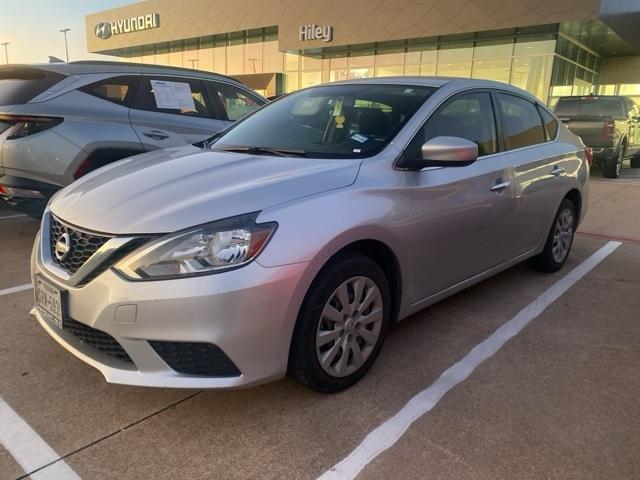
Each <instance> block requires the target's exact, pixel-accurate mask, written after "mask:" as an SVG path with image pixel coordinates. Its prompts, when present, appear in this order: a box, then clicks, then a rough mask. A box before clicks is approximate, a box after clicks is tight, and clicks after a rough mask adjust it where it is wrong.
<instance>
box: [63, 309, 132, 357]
mask: <svg viewBox="0 0 640 480" xmlns="http://www.w3.org/2000/svg"><path fill="white" fill-rule="evenodd" d="M63 327H64V328H63V329H64V330H65V331H67V332H69V333H72V334H73V335H75V336H76V337H78V338H79V339H80V341H81V342H82V343H86V344H87V345H89V346H91V347H93V348H95V349H96V350H98V351H100V352H102V353H105V354H107V355H109V356H110V357H114V358H117V359H118V360H124V361H125V362H130V363H133V362H132V361H131V358H130V357H129V355H128V354H127V352H125V350H124V348H122V346H121V345H120V344H119V343H118V342H117V340H116V339H115V338H113V337H112V336H111V335H109V334H108V333H105V332H103V331H101V330H96V329H95V328H92V327H90V326H89V325H85V324H84V323H80V322H76V321H75V320H73V319H72V318H69V317H67V318H65V319H64V325H63Z"/></svg>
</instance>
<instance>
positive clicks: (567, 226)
mask: <svg viewBox="0 0 640 480" xmlns="http://www.w3.org/2000/svg"><path fill="white" fill-rule="evenodd" d="M573 223H574V220H573V212H572V211H571V209H569V208H566V209H564V210H563V211H562V213H560V215H559V216H558V220H556V225H555V227H554V230H553V243H552V253H553V259H554V260H555V261H556V262H557V263H561V262H563V261H564V259H565V258H566V257H567V255H568V254H569V249H570V248H571V241H572V240H573Z"/></svg>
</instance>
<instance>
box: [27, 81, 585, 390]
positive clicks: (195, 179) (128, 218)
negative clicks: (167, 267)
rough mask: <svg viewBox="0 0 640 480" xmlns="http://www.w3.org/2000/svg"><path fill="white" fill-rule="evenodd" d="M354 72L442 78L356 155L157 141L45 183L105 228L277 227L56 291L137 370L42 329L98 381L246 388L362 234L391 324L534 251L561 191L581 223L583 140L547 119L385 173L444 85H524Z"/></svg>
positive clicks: (79, 219) (283, 350)
mask: <svg viewBox="0 0 640 480" xmlns="http://www.w3.org/2000/svg"><path fill="white" fill-rule="evenodd" d="M361 82H366V83H399V84H406V85H416V84H417V85H433V86H440V88H439V89H438V90H437V91H436V92H435V93H434V95H433V96H432V97H431V98H430V99H429V100H428V101H427V102H426V103H425V104H424V105H423V106H422V107H421V108H420V109H419V110H418V112H417V113H416V114H415V116H414V117H413V118H412V119H411V120H410V121H409V122H408V123H407V124H406V125H405V127H404V128H403V129H402V131H401V132H400V133H399V134H398V135H397V137H396V138H395V139H394V140H393V142H392V143H391V144H389V145H388V146H387V148H385V149H384V150H383V151H382V152H380V153H379V154H377V155H375V156H373V157H370V158H366V159H364V160H322V159H307V158H282V157H268V156H260V157H255V156H252V155H245V154H238V153H221V152H214V151H203V150H196V149H171V150H169V151H166V152H156V153H149V154H146V155H145V156H142V157H139V158H138V160H137V161H136V162H133V161H123V162H120V163H119V164H118V165H115V166H113V167H106V168H105V169H102V170H100V171H98V172H95V173H94V174H91V175H89V176H87V177H86V178H85V179H82V180H81V181H79V182H77V183H76V184H74V185H72V186H70V187H68V188H67V189H65V190H63V191H62V192H61V193H59V194H58V195H57V197H55V198H54V200H53V201H52V203H51V205H50V208H51V211H52V212H53V213H54V214H55V215H56V216H58V217H59V218H61V219H63V220H64V221H67V222H70V223H72V224H75V225H78V226H81V227H83V228H88V229H91V230H95V231H100V232H107V233H111V234H118V235H133V234H149V233H162V232H170V231H176V230H180V229H182V228H185V227H189V226H193V225H197V224H201V223H205V222H210V221H214V220H217V219H220V218H225V217H229V216H232V215H237V214H244V213H248V212H252V211H260V212H261V213H260V215H259V216H258V218H257V222H277V223H278V230H277V231H276V234H275V235H274V237H273V239H272V240H271V241H270V243H269V244H268V245H267V247H266V248H265V250H264V251H263V252H262V253H261V254H260V255H259V256H258V258H257V259H256V260H255V261H254V262H252V263H250V264H249V265H248V266H246V267H243V268H240V269H238V270H234V271H231V272H225V273H222V274H215V275H209V276H204V277H197V278H191V279H180V280H167V281H154V282H128V281H126V280H124V279H123V278H121V277H120V276H119V275H117V274H116V273H114V272H113V271H112V270H107V271H105V272H104V273H102V274H100V275H99V276H98V277H96V278H95V279H94V280H92V281H91V282H90V283H88V284H87V285H86V286H84V287H82V288H81V289H77V288H69V302H70V303H69V315H70V316H71V317H72V318H74V319H76V320H78V321H82V322H84V323H86V324H88V325H91V326H94V327H95V328H99V329H102V330H103V331H106V332H108V333H109V334H111V335H112V336H114V337H115V338H116V339H117V340H118V341H119V342H121V344H122V345H123V346H124V348H125V349H126V350H127V351H130V353H131V356H132V358H133V360H134V363H135V364H136V366H137V369H133V370H130V369H129V370H127V369H121V368H120V367H118V365H115V366H114V365H113V364H112V363H109V362H107V361H106V360H105V361H103V360H102V359H97V357H96V356H95V355H93V354H92V353H91V352H87V351H85V350H83V349H82V348H80V347H78V346H77V345H74V344H73V339H67V338H66V334H65V332H64V331H56V330H55V328H54V327H52V326H51V325H48V326H46V328H47V330H48V331H49V332H50V333H51V334H52V335H53V336H54V337H56V338H57V340H58V341H59V342H60V343H62V344H63V345H65V347H66V348H67V349H69V350H70V351H72V352H73V353H74V354H76V355H78V356H80V357H81V358H83V359H84V360H85V361H88V362H89V363H91V364H92V365H94V366H95V367H96V368H98V369H100V370H101V371H102V373H103V374H104V375H105V377H106V378H107V380H109V381H114V382H118V383H130V384H138V385H156V386H158V385H162V386H175V387H181V386H197V387H198V388H205V387H219V388H228V387H237V386H246V385H254V384H256V383H260V382H265V381H268V380H271V379H273V378H278V377H281V376H283V375H284V374H285V372H286V368H287V361H288V351H289V345H290V341H291V337H292V333H293V328H294V326H295V322H296V319H297V316H298V312H299V310H300V306H301V304H302V301H303V299H304V297H305V295H306V292H307V291H308V289H309V286H310V285H311V283H312V281H313V279H314V278H315V277H316V276H317V274H318V272H319V271H320V270H321V268H322V267H323V266H324V265H325V264H326V263H327V261H328V260H329V259H330V258H331V257H332V256H334V255H335V254H336V253H337V252H339V251H340V250H342V249H344V248H345V247H347V246H349V245H352V244H353V243H355V242H362V241H368V242H371V241H373V242H377V243H378V244H381V245H384V246H385V247H386V248H388V249H389V250H390V251H391V252H392V254H393V256H394V257H395V259H396V260H397V267H398V271H399V279H398V284H399V286H400V288H401V295H400V298H399V305H398V306H397V313H398V315H397V318H398V319H403V318H405V317H407V316H408V315H411V314H412V313H414V312H416V311H418V310H420V309H422V308H424V307H425V306H427V305H430V304H432V303H434V302H436V301H438V300H440V299H442V298H444V297H446V296H448V295H451V294H453V293H455V292H457V291H459V290H462V289H463V288H465V287H467V286H469V285H471V284H473V283H476V282H478V281H481V280H482V279H484V278H487V277H488V276H490V275H493V274H495V273H497V272H499V271H501V270H503V269H505V268H508V267H509V266H511V265H514V264H515V263H518V262H520V261H522V260H524V259H526V258H528V257H530V256H532V255H535V254H537V253H539V252H540V251H542V249H543V247H544V243H545V240H546V236H547V234H548V232H549V230H550V227H551V224H552V222H553V218H554V216H555V213H556V211H557V209H558V206H559V205H560V203H561V201H562V199H563V198H564V197H565V196H566V195H567V194H568V193H569V192H571V191H574V190H575V191H576V192H578V194H579V196H580V198H581V199H582V201H581V209H580V214H581V217H584V215H585V213H586V206H587V204H588V185H587V180H588V175H589V167H588V164H587V161H586V159H585V156H584V146H583V145H582V143H581V142H580V140H579V139H578V138H577V137H576V136H574V135H573V134H571V133H570V132H569V131H568V130H567V129H566V127H564V126H563V125H561V124H560V126H559V131H558V135H557V137H556V139H554V140H552V141H549V142H546V143H542V144H540V145H533V146H530V147H527V148H521V149H517V150H510V151H507V152H501V153H497V154H494V155H489V156H485V157H481V158H479V159H478V160H477V161H476V162H475V163H473V164H472V165H469V166H466V167H432V168H426V169H424V170H422V171H404V170H400V169H398V168H396V167H395V162H396V160H397V159H398V157H399V155H400V153H401V150H402V148H403V147H404V146H405V145H406V144H407V143H408V142H409V140H410V139H411V138H412V137H413V136H414V134H415V132H416V131H417V130H418V129H419V128H420V126H421V125H422V124H423V123H424V121H425V120H426V119H427V118H428V117H429V116H430V115H431V114H432V113H433V112H434V111H435V110H436V109H437V108H438V106H439V105H441V104H442V103H443V102H444V101H446V99H448V98H449V97H451V96H452V95H454V94H458V93H460V92H463V91H466V90H468V89H472V88H493V89H499V90H504V91H508V92H513V93H516V94H518V95H521V96H523V97H527V98H530V99H531V100H533V101H535V98H533V97H531V96H530V95H528V94H527V93H526V92H523V91H521V90H519V89H517V88H515V87H511V86H508V85H505V84H501V83H497V82H489V81H477V80H460V79H456V80H450V79H444V80H443V79H428V78H419V79H418V78H400V79H372V80H366V81H352V82H346V83H361ZM560 170H561V171H562V172H561V173H558V172H560ZM552 172H553V173H552ZM496 185H500V186H501V187H500V188H499V189H495V188H494V187H495V186H496ZM502 187H504V188H502ZM38 248H40V246H39V243H38V242H37V243H36V246H35V249H34V255H33V258H32V268H33V272H34V274H38V275H42V276H44V277H46V278H47V279H48V280H49V281H50V282H52V283H54V284H56V285H58V286H60V288H67V286H66V285H65V284H64V283H63V282H60V281H59V279H57V278H56V277H55V276H54V275H52V273H51V272H50V271H48V270H47V268H46V266H45V265H43V263H42V262H41V261H39V260H38V255H36V254H35V252H36V251H37V249H38ZM129 303H134V304H135V305H137V312H138V320H136V322H135V325H120V324H118V323H117V322H116V321H115V319H114V318H115V317H114V309H115V308H116V307H117V306H119V305H122V304H129ZM35 313H36V315H37V316H38V317H39V320H40V322H41V323H43V324H46V320H44V319H42V318H41V317H40V316H39V314H37V312H35ZM145 338H146V339H149V338H154V339H156V338H162V339H174V340H175V339H182V340H191V341H195V340H198V341H211V342H212V343H215V344H216V345H218V346H220V347H221V348H222V349H223V350H224V351H225V352H226V353H227V354H228V355H229V357H230V358H232V359H233V361H234V362H236V363H237V365H238V367H239V369H240V370H241V371H242V378H237V379H236V380H234V381H232V382H230V381H229V379H211V378H206V379H199V380H197V381H196V380H193V378H191V377H188V376H184V375H177V374H175V372H173V371H172V370H171V369H169V368H168V367H167V366H166V365H164V364H163V363H162V362H161V360H159V359H158V358H157V356H155V357H154V355H155V353H154V352H152V351H151V352H150V351H149V350H150V349H149V347H148V345H147V346H146V347H145V346H144V341H143V339H145ZM203 339H204V340H203ZM136 342H139V343H136ZM83 348H84V347H83ZM87 357H89V359H87ZM161 367H162V368H161Z"/></svg>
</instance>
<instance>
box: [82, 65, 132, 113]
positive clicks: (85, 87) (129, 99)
mask: <svg viewBox="0 0 640 480" xmlns="http://www.w3.org/2000/svg"><path fill="white" fill-rule="evenodd" d="M119 78H131V80H132V81H131V83H130V85H129V87H130V88H129V90H127V93H126V95H125V99H124V101H122V102H119V101H117V100H114V99H113V98H109V97H103V96H102V95H98V94H97V93H96V92H94V91H92V90H91V89H92V87H95V86H99V85H102V84H104V83H107V82H110V81H114V80H117V79H119ZM141 78H142V74H140V73H129V74H127V73H123V74H117V75H113V76H110V77H107V78H103V79H102V80H97V81H95V82H91V83H88V84H86V85H83V86H81V87H78V89H77V90H79V91H81V92H83V93H86V94H87V95H91V96H92V97H95V98H99V99H100V100H104V101H105V102H110V103H114V104H116V105H120V106H121V107H125V108H131V105H132V104H133V100H134V99H135V98H136V96H137V95H138V89H139V88H140V83H141V82H140V80H141Z"/></svg>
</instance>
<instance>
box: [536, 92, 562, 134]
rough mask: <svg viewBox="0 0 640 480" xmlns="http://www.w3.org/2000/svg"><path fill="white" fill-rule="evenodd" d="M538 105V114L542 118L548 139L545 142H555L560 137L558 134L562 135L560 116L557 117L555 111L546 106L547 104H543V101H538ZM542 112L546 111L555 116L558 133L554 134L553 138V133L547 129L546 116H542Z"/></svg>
mask: <svg viewBox="0 0 640 480" xmlns="http://www.w3.org/2000/svg"><path fill="white" fill-rule="evenodd" d="M536 107H537V108H538V114H539V115H540V118H541V119H542V126H543V128H544V135H545V138H546V141H545V142H544V143H549V142H555V141H556V140H557V139H558V135H560V120H558V117H556V116H555V115H554V114H553V112H551V111H550V110H549V109H548V108H546V106H544V105H542V104H541V103H539V102H536ZM542 112H546V113H547V114H548V115H549V116H550V117H551V118H553V119H554V120H555V121H556V134H555V135H554V136H553V138H551V135H549V131H548V130H547V124H546V123H545V122H544V117H543V116H542Z"/></svg>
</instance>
